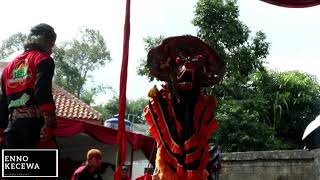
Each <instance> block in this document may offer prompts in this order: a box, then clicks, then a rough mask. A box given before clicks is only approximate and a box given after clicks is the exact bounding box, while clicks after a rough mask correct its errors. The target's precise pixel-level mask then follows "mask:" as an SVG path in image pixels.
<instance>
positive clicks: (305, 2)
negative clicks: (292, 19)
mask: <svg viewBox="0 0 320 180" xmlns="http://www.w3.org/2000/svg"><path fill="white" fill-rule="evenodd" d="M261 1H264V2H267V3H270V4H274V5H277V6H283V7H289V8H306V7H311V6H316V5H319V4H320V0H261Z"/></svg>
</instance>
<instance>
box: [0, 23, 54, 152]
mask: <svg viewBox="0 0 320 180" xmlns="http://www.w3.org/2000/svg"><path fill="white" fill-rule="evenodd" d="M56 37H57V36H56V33H55V32H54V29H53V28H52V27H51V26H50V25H48V24H44V23H41V24H38V25H36V26H34V27H32V28H31V30H30V33H29V35H28V36H27V39H26V43H25V44H24V52H23V53H22V54H20V55H19V56H17V57H16V58H15V59H14V60H13V61H11V62H10V63H9V64H8V65H7V66H6V67H5V68H4V69H3V71H2V76H1V78H0V143H3V142H4V139H5V140H6V147H7V148H12V149H20V148H35V147H36V144H37V143H38V142H39V140H40V132H41V134H42V140H43V141H47V140H50V139H52V137H53V136H54V130H55V128H56V116H55V104H54V101H53V96H52V77H53V74H54V67H55V66H54V61H53V59H52V58H51V57H50V55H51V54H52V48H53V46H54V44H55V41H56ZM4 137H5V138H4Z"/></svg>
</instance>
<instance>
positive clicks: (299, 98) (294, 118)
mask: <svg viewBox="0 0 320 180" xmlns="http://www.w3.org/2000/svg"><path fill="white" fill-rule="evenodd" d="M192 22H193V24H194V25H195V26H197V28H198V37H199V38H201V39H202V40H204V41H205V42H207V43H208V44H209V45H210V46H211V47H213V48H214V49H215V50H216V51H217V53H218V54H219V56H220V57H221V58H222V59H223V60H224V61H225V62H226V63H227V72H226V75H225V78H224V80H223V83H222V85H221V86H220V85H219V86H215V87H213V88H208V89H207V91H206V93H208V94H216V95H217V97H218V99H219V100H218V109H217V113H216V117H217V119H218V121H219V129H218V132H217V133H216V134H215V135H214V136H213V137H212V139H211V141H212V142H214V143H218V144H220V145H222V146H223V147H224V150H226V151H248V150H271V149H293V148H299V147H301V146H302V144H301V136H302V132H303V130H304V128H305V127H306V125H307V124H308V123H309V122H310V121H311V120H313V119H314V118H315V116H316V115H317V114H318V113H319V108H318V107H319V94H320V93H319V84H318V83H317V81H316V80H315V79H314V78H313V77H311V76H310V75H307V74H303V73H299V72H283V73H278V72H268V71H267V70H266V69H265V67H264V65H263V63H264V59H265V58H266V57H267V55H268V53H269V46H270V43H268V42H266V35H265V34H264V33H263V32H261V31H258V32H256V33H255V34H252V33H251V32H250V29H249V28H248V27H247V26H246V25H245V24H244V23H243V22H241V21H240V20H239V8H238V6H237V1H235V0H199V1H198V3H197V5H196V8H195V17H194V19H193V21H192ZM157 40H160V39H159V38H151V37H148V38H147V39H145V44H146V50H147V49H149V48H150V47H152V46H155V45H158V44H159V41H157ZM142 62H143V63H141V66H140V70H143V71H140V75H148V73H147V70H146V68H145V61H142ZM141 67H144V68H145V69H143V68H141Z"/></svg>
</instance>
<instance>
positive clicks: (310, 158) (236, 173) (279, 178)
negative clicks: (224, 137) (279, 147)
mask: <svg viewBox="0 0 320 180" xmlns="http://www.w3.org/2000/svg"><path fill="white" fill-rule="evenodd" d="M219 178H220V179H219V180H320V150H313V151H307V150H290V151H256V152H237V153H224V154H223V155H222V169H221V173H220V176H219Z"/></svg>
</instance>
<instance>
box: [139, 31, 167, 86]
mask: <svg viewBox="0 0 320 180" xmlns="http://www.w3.org/2000/svg"><path fill="white" fill-rule="evenodd" d="M163 39H165V37H164V36H159V37H155V38H154V37H151V36H148V37H146V38H143V41H144V50H145V51H146V52H148V51H149V49H151V48H153V47H156V46H158V45H160V43H161V42H162V40H163ZM137 74H138V75H140V76H148V78H149V80H150V81H153V80H154V77H152V76H150V75H149V70H148V67H147V59H146V58H143V59H140V64H139V66H138V67H137Z"/></svg>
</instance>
